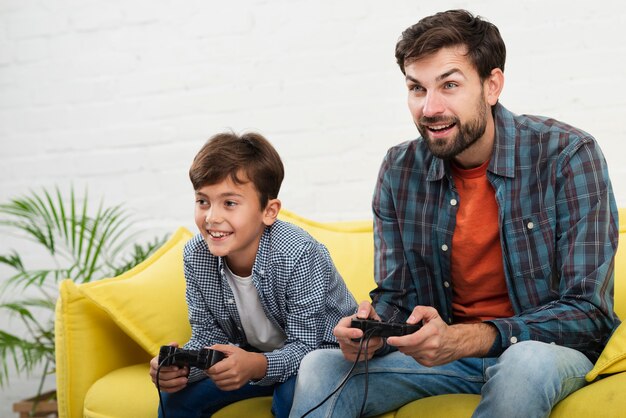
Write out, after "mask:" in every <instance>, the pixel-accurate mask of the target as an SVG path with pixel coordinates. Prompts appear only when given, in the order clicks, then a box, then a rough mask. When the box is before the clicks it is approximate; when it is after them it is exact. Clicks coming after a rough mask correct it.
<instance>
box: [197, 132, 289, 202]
mask: <svg viewBox="0 0 626 418" xmlns="http://www.w3.org/2000/svg"><path fill="white" fill-rule="evenodd" d="M227 176H230V178H231V180H232V181H233V182H234V183H235V184H244V183H247V182H248V181H251V182H252V183H253V184H254V186H255V188H256V190H257V192H258V194H259V201H260V203H261V208H265V206H266V205H267V202H268V201H269V200H270V199H276V198H277V197H278V192H279V191H280V186H281V184H282V182H283V178H284V177H285V169H284V167H283V162H282V160H281V159H280V156H279V155H278V152H276V150H275V149H274V147H273V146H272V144H270V143H269V141H268V140H267V139H265V138H264V137H263V135H261V134H258V133H255V132H248V133H245V134H243V135H237V134H235V133H233V132H223V133H219V134H217V135H215V136H213V137H211V138H210V139H209V140H208V141H207V142H206V143H205V144H204V146H203V147H202V148H201V149H200V151H199V152H198V154H197V155H196V156H195V158H194V160H193V163H192V164H191V168H190V169H189V179H190V180H191V184H193V188H194V190H199V189H200V188H202V187H204V186H208V185H213V184H217V183H219V182H221V181H222V180H224V179H225V178H226V177H227ZM239 176H242V177H239ZM244 176H245V177H244Z"/></svg>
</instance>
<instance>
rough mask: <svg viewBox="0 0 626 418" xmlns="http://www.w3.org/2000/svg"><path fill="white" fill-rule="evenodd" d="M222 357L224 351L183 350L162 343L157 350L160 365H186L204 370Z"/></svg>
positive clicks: (206, 349) (207, 349)
mask: <svg viewBox="0 0 626 418" xmlns="http://www.w3.org/2000/svg"><path fill="white" fill-rule="evenodd" d="M223 358H224V353H222V352H221V351H217V350H211V349H209V348H203V349H201V350H185V349H183V348H177V347H172V346H171V345H164V346H161V349H160V350H159V365H162V366H178V367H185V366H188V367H197V368H198V369H202V370H206V369H209V368H210V367H211V366H213V365H214V364H215V363H217V362H218V361H220V360H222V359H223Z"/></svg>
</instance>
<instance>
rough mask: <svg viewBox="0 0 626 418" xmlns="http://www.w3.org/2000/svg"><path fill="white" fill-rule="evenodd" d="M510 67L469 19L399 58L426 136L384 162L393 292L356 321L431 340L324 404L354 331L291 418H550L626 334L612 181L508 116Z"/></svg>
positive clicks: (316, 368)
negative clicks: (426, 417)
mask: <svg viewBox="0 0 626 418" xmlns="http://www.w3.org/2000/svg"><path fill="white" fill-rule="evenodd" d="M505 55H506V52H505V46H504V42H503V41H502V38H501V36H500V33H499V31H498V29H497V28H496V27H495V26H494V25H492V24H491V23H489V22H486V21H484V20H482V19H481V18H480V17H474V16H473V15H472V14H470V13H469V12H467V11H464V10H451V11H447V12H443V13H438V14H436V15H433V16H429V17H426V18H424V19H422V20H421V21H420V22H418V23H417V24H416V25H414V26H412V27H410V28H408V29H407V30H406V31H404V33H403V34H402V37H401V39H400V40H399V42H398V44H397V45H396V58H397V61H398V64H399V66H400V69H401V70H402V72H403V73H404V75H405V79H406V85H407V89H408V104H409V110H410V112H411V115H412V117H413V120H414V122H415V125H416V126H417V129H418V131H419V133H420V135H421V136H420V138H418V139H417V140H414V141H409V142H405V143H402V144H400V145H398V146H395V147H393V148H391V149H390V150H389V152H388V153H387V156H386V157H385V159H384V161H383V164H382V167H381V170H380V174H379V178H378V182H377V185H376V190H375V194H374V199H373V211H374V222H375V227H374V234H375V250H376V257H375V260H376V263H375V264H376V266H375V275H376V281H377V288H376V289H374V290H373V291H372V292H371V296H372V304H371V305H370V304H369V303H368V302H362V303H361V305H360V306H359V309H358V312H357V314H356V316H357V317H359V318H371V319H381V320H382V321H389V322H407V323H410V324H416V323H422V324H423V326H422V327H421V329H419V330H418V331H416V332H414V333H412V334H410V335H406V336H397V337H389V338H387V339H386V341H385V340H384V339H382V338H371V340H370V341H369V347H368V354H367V357H368V358H370V359H371V360H370V361H369V362H368V367H365V365H364V363H365V362H364V361H363V360H364V357H365V355H364V354H361V355H360V360H361V362H360V363H359V364H357V365H356V368H355V371H354V372H353V374H352V375H351V377H350V378H349V379H348V380H347V382H346V383H345V386H343V387H342V388H341V390H338V391H337V392H336V393H334V394H333V395H332V396H330V397H329V398H328V399H327V400H326V401H325V402H324V398H326V397H327V396H329V395H330V390H329V388H335V387H336V386H338V385H339V383H340V381H341V380H342V379H343V378H344V377H345V376H346V374H347V371H348V370H349V369H350V367H352V362H353V361H355V360H356V358H357V354H358V348H359V343H358V342H355V341H353V339H359V338H360V337H362V336H363V332H362V331H361V330H360V329H356V328H350V322H351V318H350V317H348V318H343V319H342V320H340V322H339V323H338V325H337V326H336V328H335V330H334V333H335V335H336V336H337V339H338V341H339V342H340V348H341V351H339V350H318V351H315V352H312V353H310V354H309V355H308V356H307V357H305V359H304V361H303V363H302V365H301V368H300V372H299V377H298V383H297V385H296V397H295V401H294V406H293V409H292V413H291V415H290V416H292V417H300V416H302V415H305V414H307V413H308V414H307V416H311V417H313V416H324V417H327V416H333V417H341V418H346V417H356V416H359V414H360V412H359V411H361V408H363V414H364V416H374V415H377V414H380V413H383V412H386V411H390V410H394V409H396V408H398V407H400V406H402V405H404V404H406V403H408V402H410V401H412V400H415V399H420V398H422V397H426V396H433V395H439V394H449V393H472V394H481V395H482V397H481V401H480V404H479V405H478V407H477V409H476V411H475V413H474V416H475V417H518V416H519V417H525V418H528V417H545V416H548V415H549V414H550V411H551V409H552V407H553V406H554V405H555V404H556V403H557V402H559V401H560V400H561V399H563V398H565V397H566V396H567V395H569V394H570V393H572V392H573V391H575V390H577V389H579V388H581V387H582V386H583V385H584V384H585V381H584V376H585V374H586V373H587V372H588V371H589V370H590V369H591V368H592V367H593V362H594V361H595V360H596V359H597V358H598V356H599V354H600V352H601V351H602V349H603V347H604V345H605V344H606V342H607V340H608V338H609V336H610V335H611V332H612V330H613V329H614V328H615V327H616V326H617V325H618V321H619V320H618V319H617V317H616V316H615V314H614V312H613V257H614V254H615V250H616V247H617V239H618V228H617V208H616V205H615V200H614V197H613V193H612V189H611V184H610V180H609V177H608V170H607V166H606V162H605V160H604V157H603V156H602V153H601V151H600V149H599V147H598V144H597V143H596V141H595V140H594V139H593V138H592V137H591V136H590V135H589V134H587V133H585V132H583V131H581V130H578V129H576V128H573V127H571V126H569V125H566V124H564V123H561V122H558V121H555V120H552V119H547V118H542V117H536V116H517V115H515V114H513V113H511V112H509V111H508V110H507V109H505V108H504V107H503V106H502V105H501V104H499V103H498V98H499V95H500V92H501V91H502V88H503V85H504V75H503V71H504V62H505ZM374 352H375V353H374ZM344 357H345V358H344ZM346 360H348V361H346ZM366 373H367V383H368V386H367V388H368V390H367V398H366V399H365V400H364V397H365V392H366V391H365V387H366V381H365V379H366ZM315 407H317V408H315ZM314 408H315V409H314ZM312 409H314V410H312ZM311 410H312V411H311Z"/></svg>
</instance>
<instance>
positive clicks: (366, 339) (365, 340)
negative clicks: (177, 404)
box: [164, 327, 379, 418]
mask: <svg viewBox="0 0 626 418" xmlns="http://www.w3.org/2000/svg"><path fill="white" fill-rule="evenodd" d="M378 329H379V328H376V327H375V328H370V329H368V330H367V331H365V333H364V334H363V336H362V337H361V339H360V343H359V350H358V351H357V353H356V360H354V363H353V364H352V367H350V370H348V373H346V375H345V377H344V378H343V379H342V380H341V382H340V383H339V385H337V387H336V388H335V390H333V391H332V392H331V393H330V394H329V395H328V396H326V397H325V398H324V399H322V401H321V402H320V403H318V404H317V405H315V406H314V407H313V408H311V409H309V410H308V411H306V412H305V413H304V415H302V416H301V417H300V418H304V417H306V416H307V415H309V414H310V413H311V412H313V411H315V410H316V409H317V408H319V407H320V406H322V405H323V404H324V403H325V402H326V401H328V400H329V399H330V398H331V397H332V396H333V395H334V394H335V393H337V392H338V391H339V390H340V389H341V388H342V387H343V386H345V384H346V383H348V380H349V379H350V377H352V372H353V371H354V368H355V367H356V365H357V364H358V363H359V358H360V357H361V352H363V354H364V356H365V360H364V365H365V393H364V396H363V402H362V403H361V411H360V412H359V417H362V416H363V412H364V411H365V404H366V402H367V392H368V387H369V384H368V382H369V368H368V361H369V360H368V358H367V353H368V348H369V343H370V339H371V338H372V337H373V336H374V333H376V331H378ZM164 418H165V417H164Z"/></svg>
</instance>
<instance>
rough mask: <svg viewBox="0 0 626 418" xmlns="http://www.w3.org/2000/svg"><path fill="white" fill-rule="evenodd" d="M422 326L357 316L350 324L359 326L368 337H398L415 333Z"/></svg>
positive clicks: (354, 326)
mask: <svg viewBox="0 0 626 418" xmlns="http://www.w3.org/2000/svg"><path fill="white" fill-rule="evenodd" d="M421 327H422V324H421V323H418V324H399V323H391V322H382V321H377V320H375V319H359V318H355V319H353V320H352V323H351V324H350V328H359V329H360V330H362V331H363V335H364V336H366V337H397V336H403V335H409V334H413V333H414V332H415V331H417V330H418V329H420V328H421Z"/></svg>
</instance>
